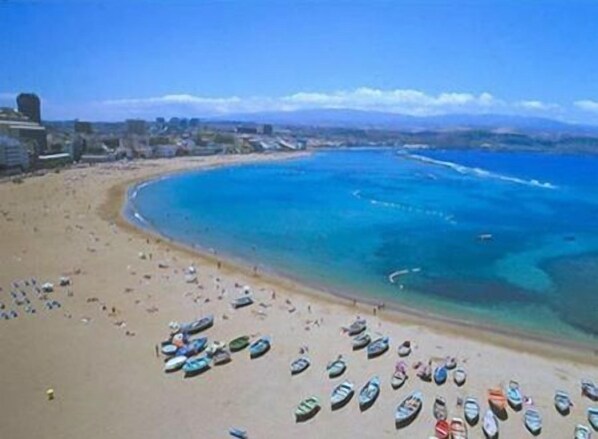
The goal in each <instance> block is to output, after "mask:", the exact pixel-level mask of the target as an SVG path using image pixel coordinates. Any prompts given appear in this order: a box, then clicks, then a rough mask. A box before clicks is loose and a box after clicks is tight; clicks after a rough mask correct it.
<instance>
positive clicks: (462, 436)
mask: <svg viewBox="0 0 598 439" xmlns="http://www.w3.org/2000/svg"><path fill="white" fill-rule="evenodd" d="M451 439H467V426H466V425H465V422H463V419H461V418H453V419H452V420H451Z"/></svg>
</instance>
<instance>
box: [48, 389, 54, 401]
mask: <svg viewBox="0 0 598 439" xmlns="http://www.w3.org/2000/svg"><path fill="white" fill-rule="evenodd" d="M46 395H48V399H49V400H53V399H54V389H48V390H46Z"/></svg>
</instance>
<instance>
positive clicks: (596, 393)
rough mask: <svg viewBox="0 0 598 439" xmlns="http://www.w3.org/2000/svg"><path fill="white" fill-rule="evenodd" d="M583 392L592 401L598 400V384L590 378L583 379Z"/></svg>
mask: <svg viewBox="0 0 598 439" xmlns="http://www.w3.org/2000/svg"><path fill="white" fill-rule="evenodd" d="M581 394H582V395H584V396H587V397H588V398H590V399H591V400H592V401H598V386H596V384H594V383H593V382H592V381H590V380H582V382H581Z"/></svg>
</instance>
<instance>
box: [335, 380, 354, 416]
mask: <svg viewBox="0 0 598 439" xmlns="http://www.w3.org/2000/svg"><path fill="white" fill-rule="evenodd" d="M354 393H355V391H354V390H353V383H352V382H351V381H343V382H342V383H340V384H339V385H338V386H336V387H335V388H334V389H333V390H332V394H331V395H330V407H332V410H336V409H339V408H341V407H343V406H344V405H345V404H347V403H348V402H349V400H350V399H351V398H352V397H353V394H354Z"/></svg>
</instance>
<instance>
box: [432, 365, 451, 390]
mask: <svg viewBox="0 0 598 439" xmlns="http://www.w3.org/2000/svg"><path fill="white" fill-rule="evenodd" d="M447 377H448V372H447V370H446V367H445V366H438V367H437V368H436V369H434V382H435V383H436V384H437V385H439V386H440V385H442V384H444V383H445V382H446V378H447Z"/></svg>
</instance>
